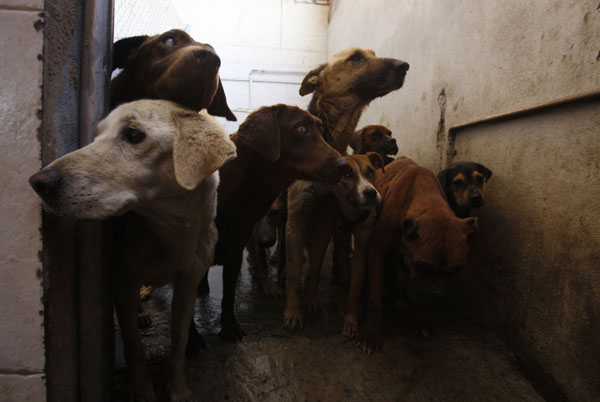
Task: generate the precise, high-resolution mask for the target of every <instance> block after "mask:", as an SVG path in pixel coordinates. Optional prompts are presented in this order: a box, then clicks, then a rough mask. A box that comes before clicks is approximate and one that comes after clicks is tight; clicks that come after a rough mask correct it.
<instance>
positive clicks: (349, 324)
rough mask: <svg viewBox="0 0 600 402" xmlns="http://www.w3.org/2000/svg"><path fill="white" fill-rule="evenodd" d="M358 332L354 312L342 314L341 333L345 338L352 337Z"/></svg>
mask: <svg viewBox="0 0 600 402" xmlns="http://www.w3.org/2000/svg"><path fill="white" fill-rule="evenodd" d="M357 333H358V319H357V318H356V314H350V313H348V314H346V315H344V328H343V329H342V335H344V336H345V337H346V338H354V337H355V336H356V334H357Z"/></svg>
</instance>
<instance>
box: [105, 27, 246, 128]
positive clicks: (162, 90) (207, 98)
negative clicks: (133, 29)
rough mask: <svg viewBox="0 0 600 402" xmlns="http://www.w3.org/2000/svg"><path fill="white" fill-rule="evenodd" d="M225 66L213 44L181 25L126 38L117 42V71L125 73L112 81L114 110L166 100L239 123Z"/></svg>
mask: <svg viewBox="0 0 600 402" xmlns="http://www.w3.org/2000/svg"><path fill="white" fill-rule="evenodd" d="M220 66H221V59H220V58H219V56H217V54H216V53H215V49H214V48H213V47H212V46H211V45H209V44H206V43H199V42H196V41H194V39H192V37H191V36H189V35H188V34H187V33H186V32H184V31H182V30H179V29H173V30H170V31H167V32H165V33H163V34H161V35H155V36H145V35H144V36H135V37H131V38H125V39H121V40H119V41H117V42H116V43H115V44H114V45H113V69H116V68H122V69H123V71H122V72H121V73H120V74H119V75H118V76H116V77H115V78H114V79H113V80H112V81H111V87H110V99H111V108H114V107H116V106H118V105H119V104H121V103H124V102H130V101H133V100H137V99H165V100H170V101H173V102H176V103H179V104H181V105H183V106H185V107H188V108H190V109H193V110H201V109H205V108H206V109H208V112H209V113H210V114H212V115H215V116H223V117H226V118H227V120H233V121H235V120H237V119H236V117H235V115H234V114H233V113H232V112H231V110H230V109H229V106H228V105H227V99H226V97H225V91H224V90H223V85H222V83H221V79H220V78H219V67H220Z"/></svg>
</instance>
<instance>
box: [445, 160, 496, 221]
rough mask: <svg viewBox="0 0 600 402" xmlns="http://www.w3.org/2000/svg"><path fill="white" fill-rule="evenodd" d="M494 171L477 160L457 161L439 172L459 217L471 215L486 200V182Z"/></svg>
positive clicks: (448, 197) (453, 208)
mask: <svg viewBox="0 0 600 402" xmlns="http://www.w3.org/2000/svg"><path fill="white" fill-rule="evenodd" d="M490 177H492V171H491V170H490V169H488V168H486V167H485V166H483V165H482V164H480V163H477V162H468V161H464V162H456V163H453V164H451V165H450V166H448V167H447V168H446V169H444V170H441V171H440V172H439V173H438V179H439V180H440V183H442V188H443V189H444V193H445V194H446V198H447V199H448V203H449V204H450V208H452V210H453V211H454V213H455V214H456V216H458V217H459V218H466V217H469V216H471V211H472V210H473V209H475V208H479V207H482V206H483V204H484V201H485V192H484V187H485V183H487V181H488V180H489V179H490Z"/></svg>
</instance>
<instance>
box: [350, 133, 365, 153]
mask: <svg viewBox="0 0 600 402" xmlns="http://www.w3.org/2000/svg"><path fill="white" fill-rule="evenodd" d="M362 144H363V130H359V131H355V132H354V134H352V138H351V139H350V144H348V145H350V148H352V150H353V151H354V152H356V153H358V152H360V149H361V148H362Z"/></svg>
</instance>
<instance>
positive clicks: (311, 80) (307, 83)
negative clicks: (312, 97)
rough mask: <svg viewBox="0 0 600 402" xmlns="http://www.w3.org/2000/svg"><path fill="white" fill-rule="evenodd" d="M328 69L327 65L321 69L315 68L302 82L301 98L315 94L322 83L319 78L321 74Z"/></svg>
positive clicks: (320, 67)
mask: <svg viewBox="0 0 600 402" xmlns="http://www.w3.org/2000/svg"><path fill="white" fill-rule="evenodd" d="M325 67H327V64H321V65H320V66H319V67H317V68H315V69H314V70H312V71H311V72H309V73H308V74H306V77H304V79H303V80H302V84H301V85H300V91H299V92H300V96H304V95H308V94H309V93H311V92H313V91H314V90H315V88H316V87H318V86H319V84H320V83H321V79H320V78H319V74H321V71H323V70H324V69H325Z"/></svg>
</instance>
